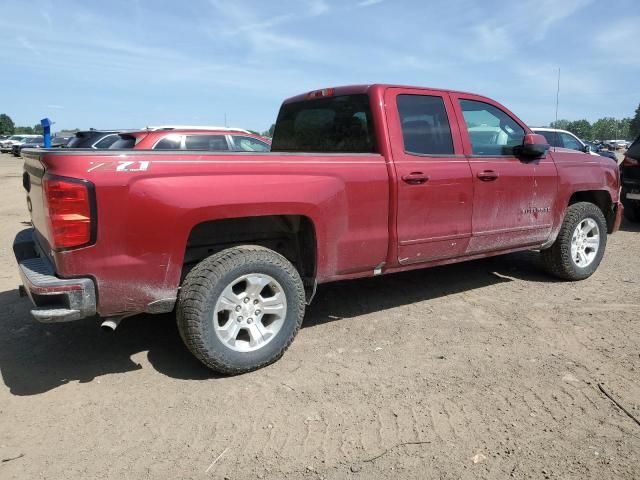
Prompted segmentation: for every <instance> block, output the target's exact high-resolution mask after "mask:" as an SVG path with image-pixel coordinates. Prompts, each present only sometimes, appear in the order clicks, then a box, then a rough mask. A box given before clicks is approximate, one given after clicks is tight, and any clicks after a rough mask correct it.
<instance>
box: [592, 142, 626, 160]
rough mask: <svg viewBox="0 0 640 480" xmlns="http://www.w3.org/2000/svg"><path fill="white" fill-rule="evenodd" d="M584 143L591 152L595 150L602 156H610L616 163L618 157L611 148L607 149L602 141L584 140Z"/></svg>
mask: <svg viewBox="0 0 640 480" xmlns="http://www.w3.org/2000/svg"><path fill="white" fill-rule="evenodd" d="M584 143H585V144H586V145H588V146H589V148H590V149H591V151H592V152H595V153H597V154H598V155H600V156H602V157H607V158H610V159H611V160H614V161H615V162H616V163H618V157H617V156H616V154H615V153H614V152H612V151H611V150H607V149H606V148H605V146H604V145H603V144H602V143H595V142H584Z"/></svg>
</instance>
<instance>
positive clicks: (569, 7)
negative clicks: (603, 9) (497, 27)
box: [513, 0, 593, 40]
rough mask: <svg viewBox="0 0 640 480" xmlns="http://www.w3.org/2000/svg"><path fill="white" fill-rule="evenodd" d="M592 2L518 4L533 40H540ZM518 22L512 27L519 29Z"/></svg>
mask: <svg viewBox="0 0 640 480" xmlns="http://www.w3.org/2000/svg"><path fill="white" fill-rule="evenodd" d="M592 2H593V0H562V1H558V0H528V1H526V2H522V3H520V4H519V7H520V10H521V15H522V17H523V18H526V20H527V21H526V22H525V24H526V25H531V27H532V28H531V31H532V33H533V38H534V39H535V40H542V39H543V38H544V37H545V36H546V34H547V32H548V31H549V29H550V28H551V27H552V26H554V25H555V24H556V23H558V22H561V21H562V20H565V19H567V18H569V17H570V16H572V15H574V14H575V13H577V12H579V11H580V10H582V9H583V8H585V7H586V6H588V5H589V4H590V3H592ZM521 25H522V24H521V23H520V21H518V22H516V23H515V24H514V25H513V27H514V28H520V27H521Z"/></svg>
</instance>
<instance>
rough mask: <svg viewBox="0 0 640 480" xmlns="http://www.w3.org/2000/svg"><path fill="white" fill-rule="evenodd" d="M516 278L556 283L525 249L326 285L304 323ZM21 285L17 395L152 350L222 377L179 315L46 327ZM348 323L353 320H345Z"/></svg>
mask: <svg viewBox="0 0 640 480" xmlns="http://www.w3.org/2000/svg"><path fill="white" fill-rule="evenodd" d="M514 278H519V279H526V280H527V281H533V282H549V281H554V280H553V279H551V278H550V277H548V276H547V275H545V274H544V273H543V272H542V270H541V268H540V266H539V264H538V260H537V257H536V255H535V254H533V253H520V254H512V255H507V256H503V257H495V258H491V259H486V260H480V261H475V262H468V263H465V264H457V265H449V266H445V267H438V268H433V269H427V270H416V271H412V272H406V273H401V274H395V275H389V276H385V277H376V278H369V279H363V280H356V281H349V282H340V283H334V284H329V285H324V286H321V287H320V288H319V289H318V293H317V295H316V298H315V300H314V302H313V304H312V305H311V306H310V307H309V308H308V310H307V315H306V318H305V321H304V324H303V328H308V327H318V326H321V325H323V324H325V323H327V322H331V321H340V320H343V319H348V318H350V317H355V316H358V315H363V314H366V313H369V312H374V311H382V310H386V309H389V308H393V307H397V306H400V305H405V304H410V303H413V302H418V301H428V300H430V299H434V298H439V297H443V296H446V295H451V294H454V293H458V292H463V291H469V290H473V289H477V288H482V287H485V286H489V285H495V284H497V283H501V282H509V281H512V279H514ZM29 308H30V303H29V302H28V300H27V299H24V298H19V297H18V292H17V290H11V291H6V292H2V293H0V372H1V374H2V379H3V381H4V383H5V385H7V387H9V389H10V391H11V393H12V394H14V395H18V396H24V395H37V394H41V393H44V392H47V391H49V390H52V389H55V388H57V387H59V386H62V385H65V384H66V383H69V382H73V381H77V382H80V383H86V382H91V381H93V380H94V379H95V378H97V377H100V376H102V375H108V374H113V373H125V372H133V371H136V370H140V369H142V368H143V366H141V365H140V364H138V363H136V362H135V361H134V360H133V359H132V356H134V355H136V354H138V353H140V352H147V357H148V360H149V363H150V364H151V365H152V366H153V367H154V368H155V369H156V370H157V371H158V372H160V373H162V374H164V375H167V376H170V377H172V378H177V379H189V380H207V379H215V378H219V377H218V376H216V375H215V374H214V373H213V372H211V371H210V370H208V369H207V368H205V367H204V366H202V365H201V364H200V363H199V361H197V360H196V359H195V358H194V357H192V355H191V354H190V353H189V352H188V350H187V349H186V347H185V346H184V345H183V343H182V341H181V339H180V337H179V335H178V331H177V328H176V325H175V317H174V316H173V315H169V314H168V315H159V316H152V315H141V316H138V317H133V318H130V319H127V320H125V321H123V322H122V324H121V325H120V327H119V328H118V329H117V330H116V332H114V333H112V334H108V333H104V332H102V331H101V330H100V329H99V328H98V325H99V321H98V320H97V319H87V320H82V321H78V322H71V323H63V324H51V325H44V324H40V323H37V322H36V321H35V320H33V319H32V318H31V317H30V315H29ZM344 321H346V320H344Z"/></svg>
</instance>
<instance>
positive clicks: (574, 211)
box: [542, 202, 607, 280]
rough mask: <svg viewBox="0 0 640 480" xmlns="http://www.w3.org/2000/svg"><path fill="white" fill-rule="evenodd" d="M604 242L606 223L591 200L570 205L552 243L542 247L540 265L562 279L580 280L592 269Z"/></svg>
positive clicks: (604, 244)
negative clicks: (543, 248) (542, 264)
mask: <svg viewBox="0 0 640 480" xmlns="http://www.w3.org/2000/svg"><path fill="white" fill-rule="evenodd" d="M606 244H607V223H606V220H605V218H604V215H603V214H602V211H601V210H600V209H599V208H598V207H597V206H596V205H594V204H592V203H588V202H580V203H575V204H573V205H570V206H569V208H568V209H567V214H566V215H565V218H564V221H563V222H562V226H561V228H560V232H559V233H558V237H557V238H556V241H555V242H554V243H553V245H552V246H551V247H550V248H548V249H546V250H543V251H542V259H543V262H544V265H545V267H546V269H547V271H549V273H551V274H552V275H555V276H556V277H559V278H561V279H563V280H583V279H585V278H588V277H590V276H591V275H592V274H593V272H595V271H596V269H597V268H598V265H600V261H601V260H602V257H603V255H604V250H605V247H606Z"/></svg>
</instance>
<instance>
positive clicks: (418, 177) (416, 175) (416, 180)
mask: <svg viewBox="0 0 640 480" xmlns="http://www.w3.org/2000/svg"><path fill="white" fill-rule="evenodd" d="M402 180H403V181H404V182H406V183H408V184H409V185H421V184H423V183H426V182H427V181H428V180H429V176H428V175H425V174H424V173H422V172H411V173H409V174H408V175H403V176H402Z"/></svg>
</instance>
